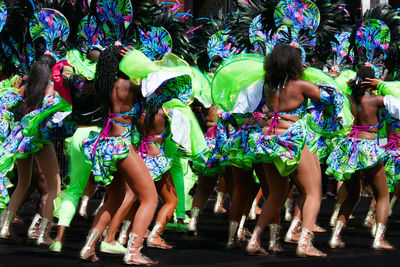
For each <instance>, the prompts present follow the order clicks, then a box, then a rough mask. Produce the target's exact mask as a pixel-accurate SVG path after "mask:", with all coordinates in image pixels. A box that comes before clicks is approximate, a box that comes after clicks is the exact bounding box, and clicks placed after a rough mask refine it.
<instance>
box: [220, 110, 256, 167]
mask: <svg viewBox="0 0 400 267" xmlns="http://www.w3.org/2000/svg"><path fill="white" fill-rule="evenodd" d="M232 115H233V116H234V118H235V120H236V121H237V124H238V125H240V126H239V128H238V129H237V130H236V131H235V132H234V133H232V134H230V136H229V137H228V139H227V141H226V142H225V145H224V146H223V148H222V153H223V154H225V155H227V156H228V159H229V163H230V164H231V165H233V166H236V167H238V168H242V169H245V170H251V169H252V168H253V163H259V162H261V158H260V157H259V155H258V157H257V156H256V155H255V154H254V151H255V149H254V148H255V146H256V143H257V139H256V138H254V137H253V136H254V135H253V133H254V132H261V131H262V128H261V127H260V126H258V125H256V124H255V123H256V120H255V119H254V118H253V114H251V113H248V114H232Z"/></svg>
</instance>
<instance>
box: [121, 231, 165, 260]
mask: <svg viewBox="0 0 400 267" xmlns="http://www.w3.org/2000/svg"><path fill="white" fill-rule="evenodd" d="M142 242H143V241H142ZM142 242H140V241H139V240H137V235H136V234H135V233H130V234H129V241H128V247H127V251H126V253H125V255H124V260H123V261H124V263H125V264H127V265H144V266H150V265H154V264H157V263H158V262H155V261H152V260H150V259H149V258H148V257H146V256H144V255H143V254H142V253H141V252H140V250H141V249H142V247H143V246H142ZM138 243H140V246H137V244H138ZM135 245H136V246H135ZM132 246H133V247H132Z"/></svg>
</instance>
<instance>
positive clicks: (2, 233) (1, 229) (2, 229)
mask: <svg viewBox="0 0 400 267" xmlns="http://www.w3.org/2000/svg"><path fill="white" fill-rule="evenodd" d="M2 217H3V219H2V224H1V225H0V238H9V237H10V224H11V221H12V219H13V218H14V213H13V212H12V211H11V210H9V209H7V210H6V212H5V213H4V214H3V215H2Z"/></svg>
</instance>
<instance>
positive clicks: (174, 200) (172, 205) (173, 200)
mask: <svg viewBox="0 0 400 267" xmlns="http://www.w3.org/2000/svg"><path fill="white" fill-rule="evenodd" d="M170 206H171V207H172V208H173V209H174V210H175V209H176V207H177V206H178V198H177V197H176V196H174V197H173V198H172V199H171V200H170Z"/></svg>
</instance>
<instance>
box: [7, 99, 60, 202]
mask: <svg viewBox="0 0 400 267" xmlns="http://www.w3.org/2000/svg"><path fill="white" fill-rule="evenodd" d="M11 96H12V95H11V94H9V95H8V97H10V98H9V99H8V101H9V103H13V104H12V105H14V104H15V103H16V102H17V101H20V100H21V99H20V96H18V95H15V99H14V100H12V98H11ZM14 101H15V102H14ZM60 103H61V97H60V96H59V95H58V94H56V96H55V97H54V96H52V95H46V96H45V97H44V98H43V102H42V106H43V107H42V108H40V109H37V110H34V111H32V112H30V113H28V114H27V115H25V116H24V117H23V118H22V120H21V122H20V123H18V124H16V126H15V127H14V129H12V131H11V133H10V134H9V135H8V136H7V138H6V139H5V140H4V142H3V143H2V144H1V146H0V190H1V196H0V202H3V203H5V204H6V203H8V201H9V196H8V191H7V188H6V186H5V177H6V175H7V174H8V173H9V172H10V171H11V170H12V169H13V167H14V164H15V161H16V159H19V158H25V157H27V156H28V155H30V154H34V153H36V152H38V151H39V150H40V149H42V147H43V144H45V143H50V142H51V141H50V135H49V134H48V130H47V128H48V127H51V128H54V126H55V125H56V124H55V123H51V122H50V121H51V120H52V119H53V115H54V112H57V111H58V110H57V108H58V107H62V105H59V104H60ZM12 105H11V106H12ZM49 110H53V111H54V112H52V113H51V112H48V111H49ZM47 112H48V113H47ZM38 117H40V119H37V118H38ZM24 121H29V123H24ZM57 125H59V124H57ZM32 128H34V129H36V128H37V129H38V130H33V131H32V130H31V129H32ZM27 133H35V134H32V135H27Z"/></svg>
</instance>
